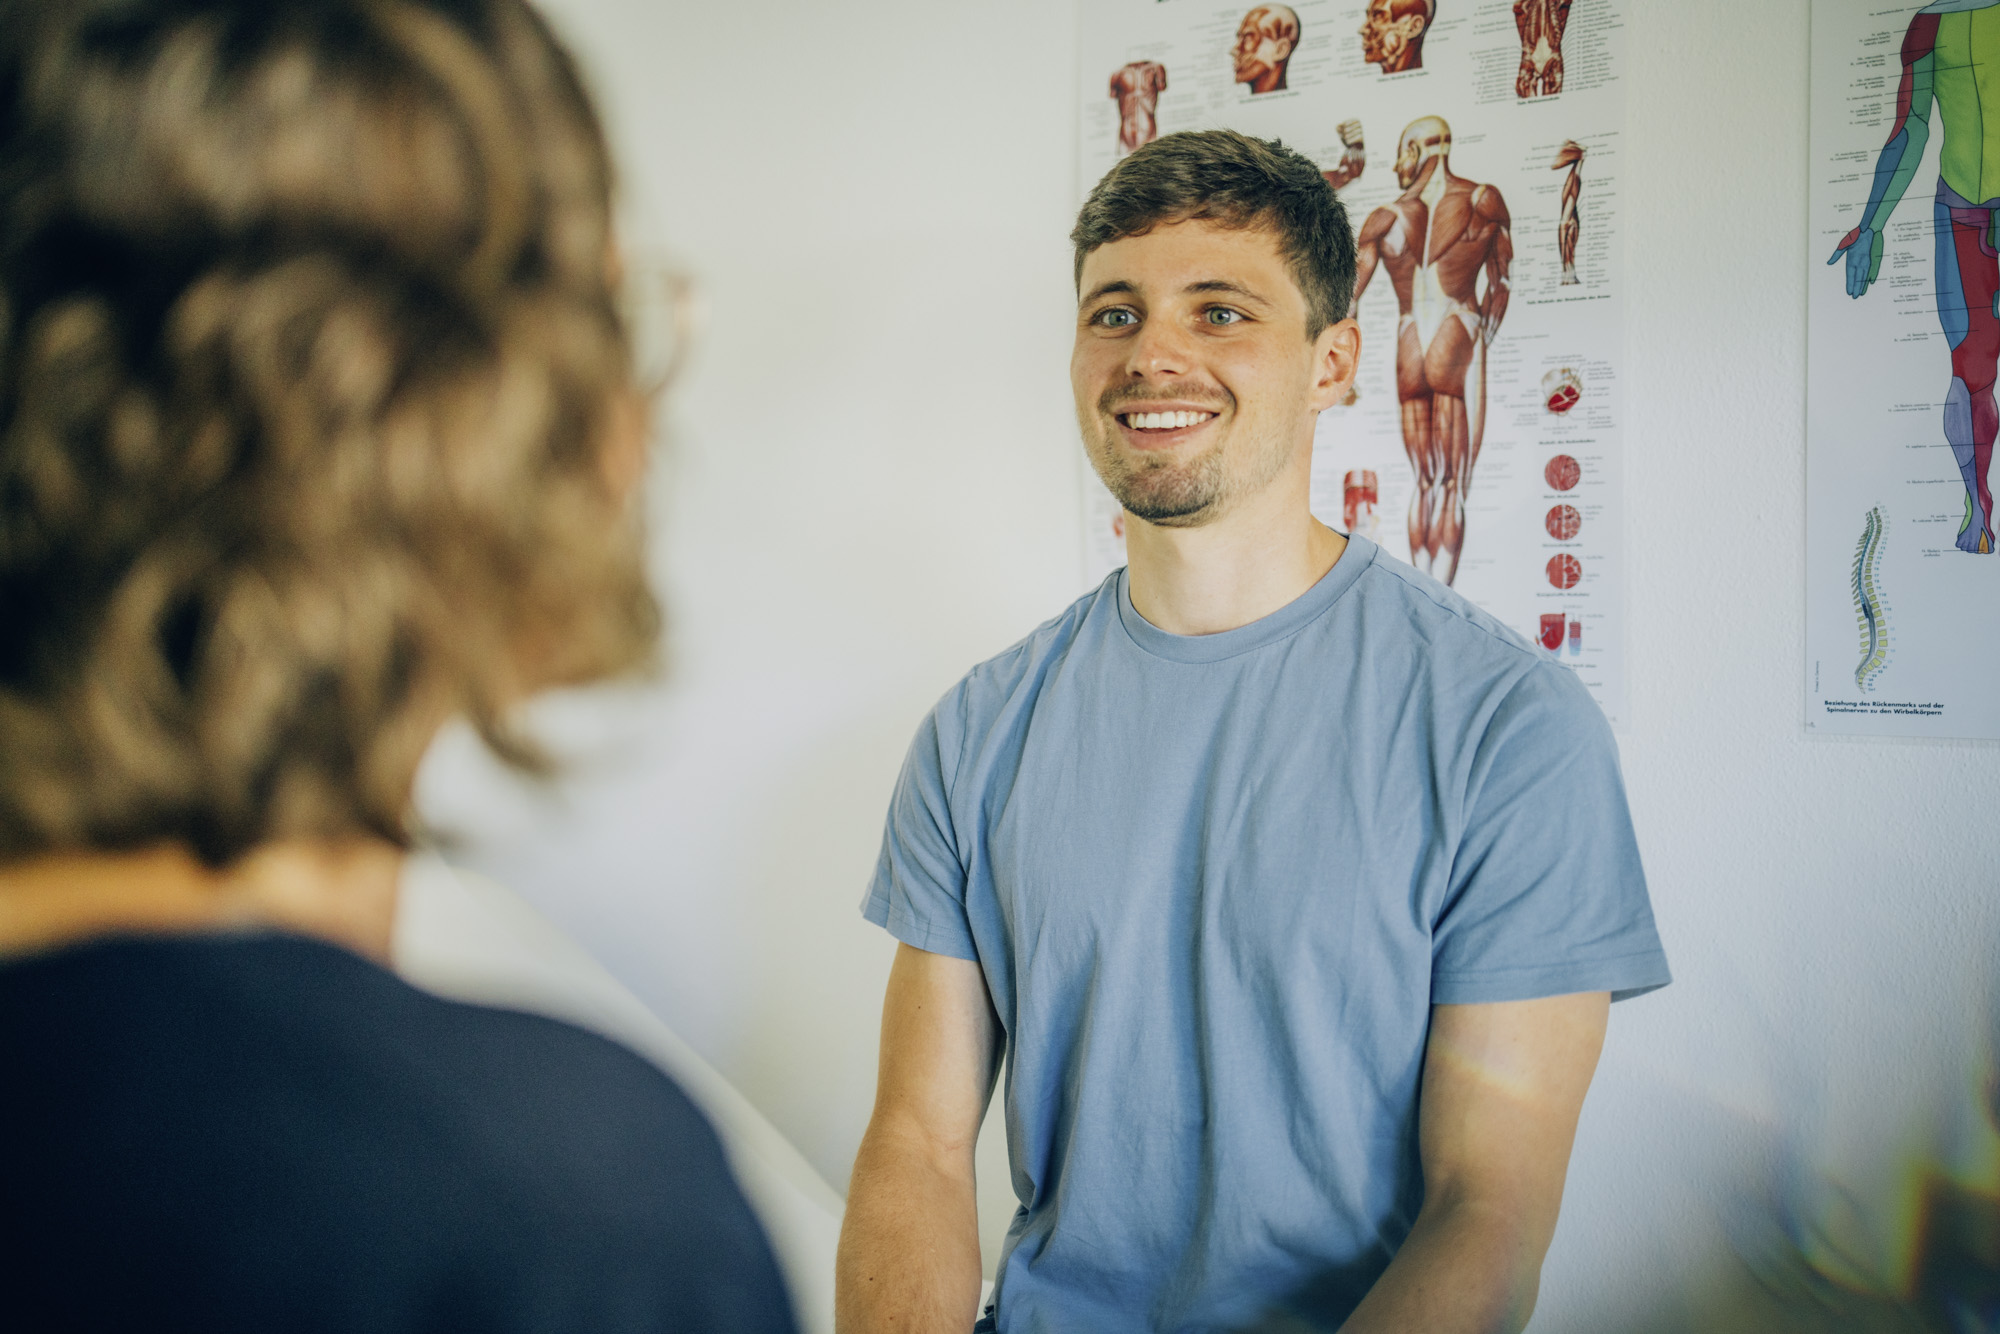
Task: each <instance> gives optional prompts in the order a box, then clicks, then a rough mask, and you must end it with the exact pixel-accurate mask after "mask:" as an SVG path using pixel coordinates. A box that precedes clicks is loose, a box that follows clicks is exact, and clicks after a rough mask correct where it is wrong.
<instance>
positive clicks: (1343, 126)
mask: <svg viewBox="0 0 2000 1334" xmlns="http://www.w3.org/2000/svg"><path fill="white" fill-rule="evenodd" d="M1367 165H1368V148H1367V146H1366V145H1365V144H1363V143H1362V142H1361V122H1360V121H1358V120H1344V121H1342V122H1340V161H1339V162H1338V163H1336V164H1335V165H1334V168H1333V170H1332V171H1326V172H1321V173H1320V174H1321V175H1322V176H1324V177H1326V183H1327V184H1328V185H1330V186H1332V187H1333V188H1334V189H1336V190H1338V189H1340V187H1342V186H1343V185H1347V184H1349V183H1350V182H1352V181H1354V180H1356V179H1358V178H1359V177H1360V175H1361V171H1362V169H1363V168H1364V167H1366V166H1367Z"/></svg>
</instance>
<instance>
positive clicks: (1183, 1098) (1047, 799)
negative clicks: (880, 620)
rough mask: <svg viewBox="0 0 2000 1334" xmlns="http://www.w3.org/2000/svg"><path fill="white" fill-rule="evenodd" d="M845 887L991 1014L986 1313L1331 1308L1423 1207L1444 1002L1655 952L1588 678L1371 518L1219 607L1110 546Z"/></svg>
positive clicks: (953, 694)
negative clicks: (1215, 622)
mask: <svg viewBox="0 0 2000 1334" xmlns="http://www.w3.org/2000/svg"><path fill="white" fill-rule="evenodd" d="M863 911H864V912H865V913H866V915H867V917H868V919H869V920H870V921H873V922H875V923H877V924H878V925H881V926H885V927H886V928H887V929H888V930H889V931H890V932H891V933H892V934H894V935H895V936H896V937H897V938H898V939H900V940H903V941H905V942H907V943H909V944H911V945H914V946H916V947H917V948H919V949H924V950H930V951H933V952H935V953H938V954H948V955H952V956H954V957H957V958H962V959H976V960H978V961H979V964H980V966H981V968H982V970H983V971H984V973H985V976H986V985H987V987H988V989H989V990H990V992H991V993H992V998H993V1005H994V1008H995V1010H996V1011H997V1012H998V1014H999V1016H1000V1022H1001V1023H1002V1024H1003V1025H1004V1026H1005V1029H1006V1051H1007V1061H1008V1064H1007V1075H1006V1083H1005V1089H1006V1118H1007V1144H1008V1149H1009V1152H1010V1155H1011V1159H1012V1163H1013V1178H1014V1190H1015V1193H1016V1194H1017V1195H1018V1196H1019V1197H1020V1200H1021V1208H1020V1211H1019V1212H1018V1213H1017V1214H1016V1215H1015V1218H1014V1223H1013V1226H1012V1227H1011V1228H1010V1229H1009V1231H1008V1236H1007V1248H1006V1251H1005V1253H1004V1256H1003V1258H1002V1261H1001V1265H1000V1272H999V1282H998V1288H997V1292H996V1300H997V1302H998V1305H999V1327H1000V1329H1001V1330H1002V1331H1003V1332H1004V1334H1042V1332H1043V1331H1057V1330H1060V1331H1091V1332H1092V1334H1119V1332H1121V1331H1128V1330H1129V1331H1153V1330H1161V1331H1168V1330H1171V1331H1184V1330H1209V1329H1221V1328H1228V1327H1231V1326H1237V1325H1241V1324H1243V1323H1245V1322H1247V1321H1249V1320H1251V1319H1253V1318H1258V1317H1261V1316H1263V1315H1265V1314H1268V1313H1270V1312H1273V1311H1276V1310H1284V1311H1290V1312H1293V1313H1294V1314H1296V1315H1298V1316H1301V1317H1303V1318H1305V1319H1306V1320H1307V1321H1309V1322H1311V1323H1313V1324H1324V1325H1325V1327H1326V1328H1329V1329H1331V1328H1333V1327H1334V1326H1335V1325H1337V1324H1338V1323H1339V1322H1340V1321H1341V1320H1342V1319H1343V1318H1344V1317H1345V1316H1346V1315H1347V1314H1348V1313H1349V1312H1350V1311H1351V1310H1352V1309H1353V1307H1354V1306H1355V1305H1356V1304H1357V1303H1358V1302H1359V1301H1360V1300H1361V1298H1362V1297H1363V1296H1364V1295H1365V1294H1366V1293H1367V1291H1368V1289H1369V1287H1370V1286H1371V1285H1372V1284H1373V1283H1374V1281H1375V1280H1376V1278H1378V1277H1379V1276H1380V1275H1381V1273H1382V1270H1383V1269H1384V1268H1385V1267H1387V1265H1388V1263H1389V1260H1390V1257H1391V1256H1392V1255H1393V1254H1394V1253H1395V1251H1396V1248H1397V1247H1398V1246H1399V1245H1400V1244H1401V1243H1402V1241H1403V1238H1404V1237H1405V1235H1407V1234H1408V1232H1409V1230H1410V1226H1411V1224H1412V1222H1414V1220H1415V1217H1416V1213H1417V1208H1418V1206H1419V1205H1420V1204H1421V1203H1422V1202H1423V1181H1422V1176H1421V1172H1420V1168H1419V1163H1418V1157H1417V1086H1418V1078H1419V1075H1420V1074H1421V1072H1422V1068H1423V1057H1424V1042H1425V1038H1426V1036H1427V1034H1428V1030H1429V1024H1430V1010H1431V1006H1432V1005H1434V1004H1464V1003H1471V1002H1482V1001H1506V1000H1524V999H1529V998H1533V997H1539V996H1552V995H1562V994H1566V993H1569V992H1577V991H1610V992H1612V993H1614V995H1616V996H1619V997H1623V996H1629V995H1634V994H1637V993H1638V992H1641V991H1648V990H1651V989H1652V988H1654V987H1658V986H1662V985H1664V984H1665V983H1666V982H1667V980H1668V974H1667V962H1666V956H1665V955H1664V954H1663V953H1662V951H1661V948H1660V941H1659V937H1658V936H1657V934H1656V933H1655V932H1654V929H1653V916H1652V910H1651V907H1650V906H1649V904H1648V901H1647V897H1646V885H1645V879H1644V877H1643V875H1642V873H1641V871H1640V868H1639V853H1638V848H1637V846H1636V845H1635V843H1634V840H1633V835H1632V824H1631V819H1630V816H1629V815H1628V813H1627V811H1626V806H1625V791H1624V785H1623V782H1622V781H1621V779H1620V777H1619V772H1618V756H1617V751H1616V749H1615V747H1614V745H1613V742H1612V738H1611V733H1610V730H1609V728H1608V727H1607V726H1606V725H1605V721H1604V717H1603V714H1602V713H1601V712H1600V711H1599V709H1598V707H1597V705H1596V704H1595V703H1594V702H1593V701H1592V700H1591V698H1590V696H1589V695H1588V693H1586V691H1585V690H1584V688H1583V686H1582V685H1581V684H1580V683H1579V682H1578V681H1577V679H1576V678H1575V677H1574V676H1573V675H1572V674H1571V673H1570V672H1569V671H1568V670H1566V669H1565V668H1563V667H1562V666H1561V665H1559V664H1557V663H1555V662H1553V661H1551V660H1549V659H1548V658H1547V657H1546V656H1545V655H1544V654H1542V653H1540V652H1538V651H1537V650H1536V649H1534V648H1533V647H1531V646H1530V645H1529V644H1528V643H1527V642H1526V641H1525V640H1523V639H1521V638H1520V637H1519V636H1517V635H1515V634H1514V633H1512V632H1511V631H1509V630H1507V629H1506V628H1505V627H1503V626H1502V625H1500V623H1499V622H1497V621H1495V620H1494V619H1493V618H1492V617H1490V616H1488V615H1487V614H1486V613H1484V612H1482V611H1480V610H1479V609H1477V608H1476V607H1474V606H1472V605H1471V604H1470V603H1468V602H1467V601H1465V599H1463V598H1461V597H1459V596H1458V595H1456V594H1455V593H1453V592H1451V591H1450V590H1449V589H1447V588H1445V587H1444V586H1443V585H1441V584H1438V583H1436V582H1434V581H1433V580H1431V579H1429V578H1427V577H1425V576H1423V575H1420V574H1418V573H1417V572H1416V571H1415V570H1412V569H1411V568H1409V567H1408V566H1406V565H1403V564H1400V563H1398V562H1396V561H1393V560H1391V559H1389V558H1388V557H1387V556H1385V555H1383V554H1382V553H1381V552H1380V550H1379V549H1378V548H1377V547H1376V546H1375V545H1374V544H1373V543H1372V542H1369V541H1368V540H1367V539H1365V538H1360V537H1354V538H1350V539H1349V540H1348V546H1347V550H1346V551H1345V552H1344V553H1343V554H1342V556H1341V558H1340V560H1339V561H1338V562H1336V563H1335V565H1334V567H1333V569H1332V570H1331V571H1330V572H1329V573H1328V574H1327V575H1326V577H1324V578H1323V579H1321V580H1320V581H1319V582H1318V583H1317V584H1316V585H1314V586H1313V587H1312V588H1311V589H1309V590H1308V591H1307V592H1306V593H1305V594H1303V595H1302V596H1301V597H1299V598H1298V599H1297V600H1295V601H1294V602H1292V603H1291V604H1290V605H1288V606H1285V607H1283V608H1281V609H1280V610H1278V611H1277V612H1274V613H1273V614H1271V615H1270V616H1267V617H1265V618H1264V619H1262V620H1260V621H1256V622H1253V623H1252V624H1249V625H1246V626H1243V627H1241V628H1239V629H1235V630H1230V631H1227V632H1225V633H1223V634H1217V635H1204V636H1182V635H1173V634H1168V633H1166V632H1165V631H1163V630H1160V629H1158V628H1157V627H1155V626H1153V625H1151V624H1150V623H1148V622H1147V621H1146V620H1144V619H1143V618H1142V617H1140V616H1139V614H1138V613H1137V612H1136V611H1135V610H1133V607H1132V602H1131V598H1130V596H1129V595H1128V593H1127V590H1126V580H1125V572H1124V571H1123V570H1120V571H1118V572H1117V573H1115V574H1113V575H1112V576H1111V577H1110V578H1109V579H1107V580H1105V582H1104V584H1103V585H1102V586H1101V587H1099V588H1098V589H1097V590H1096V591H1095V592H1093V593H1090V594H1088V595H1087V596H1085V597H1084V598H1082V599H1081V600H1079V601H1078V602H1077V603H1076V604H1075V605H1073V606H1072V607H1070V609H1069V610H1068V611H1066V612H1064V613H1063V614H1062V615H1061V616H1059V617H1057V618H1056V619H1055V620H1052V621H1050V622H1049V623H1048V624H1046V625H1044V626H1042V627H1041V628H1040V629H1038V630H1036V631H1035V632H1034V633H1033V634H1032V635H1030V636H1029V637H1028V638H1027V639H1025V640H1023V641H1021V642H1020V643H1019V644H1017V645H1015V646H1014V647H1013V648H1011V649H1009V650H1008V651H1007V652H1005V653H1002V654H1001V655H1000V656H998V657H996V658H993V659H991V660H990V661H987V662H984V663H981V664H980V665H979V666H978V667H975V668H974V669H973V670H972V671H971V672H970V673H969V674H968V675H967V676H966V677H965V679H964V680H963V681H961V682H959V684H958V685H956V686H955V687H953V688H952V690H951V691H950V693H949V694H947V695H946V696H945V697H944V699H943V700H942V701H940V702H939V704H938V705H937V707H936V708H935V709H934V710H933V711H932V712H931V714H930V716H929V717H928V718H926V719H925V720H924V723H923V725H922V727H921V728H920V729H919V730H918V732H917V738H916V741H915V744H914V745H913V746H912V747H911V749H910V755H909V759H908V760H907V762H906V763H905V766H904V769H903V773H902V777H901V778H900V780H899V781H898V783H897V785H896V792H895V796H894V799H893V801H892V804H891V806H890V811H889V821H888V831H887V833H886V835H885V837H884V839H883V846H882V856H881V860H880V863H879V864H878V866H877V869H876V872H875V878H874V881H873V883H872V885H871V886H870V888H869V891H868V897H867V900H866V902H865V904H864V907H863Z"/></svg>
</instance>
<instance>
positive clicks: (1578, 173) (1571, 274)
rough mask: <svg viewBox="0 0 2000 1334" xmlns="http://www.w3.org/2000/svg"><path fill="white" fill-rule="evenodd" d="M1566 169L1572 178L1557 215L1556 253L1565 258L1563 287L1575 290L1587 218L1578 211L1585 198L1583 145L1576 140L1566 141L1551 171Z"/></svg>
mask: <svg viewBox="0 0 2000 1334" xmlns="http://www.w3.org/2000/svg"><path fill="white" fill-rule="evenodd" d="M1564 167H1568V168H1569V175H1568V176H1567V177H1565V178H1564V180H1563V194H1562V211H1561V212H1560V213H1559V214H1557V216H1556V253H1557V254H1558V255H1560V256H1562V264H1563V276H1562V285H1563V286H1564V287H1571V286H1574V285H1575V284H1576V282H1577V276H1576V243H1577V240H1578V238H1580V237H1581V236H1582V235H1583V215H1582V214H1581V213H1579V212H1578V211H1577V204H1578V202H1579V201H1580V200H1582V198H1583V174H1582V172H1583V145H1582V144H1580V143H1578V142H1577V141H1576V140H1574V139H1570V140H1567V141H1565V142H1564V144H1563V146H1562V149H1561V151H1560V152H1558V153H1557V154H1556V160H1555V161H1554V162H1553V163H1551V164H1550V165H1549V170H1550V171H1561V170H1562V169H1563V168H1564Z"/></svg>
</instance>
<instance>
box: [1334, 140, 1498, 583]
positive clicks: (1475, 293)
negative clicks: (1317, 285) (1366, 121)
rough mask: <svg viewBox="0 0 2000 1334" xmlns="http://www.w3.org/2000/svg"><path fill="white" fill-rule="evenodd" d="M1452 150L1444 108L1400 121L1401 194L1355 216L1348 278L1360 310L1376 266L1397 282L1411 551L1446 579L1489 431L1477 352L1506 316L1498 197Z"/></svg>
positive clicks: (1482, 363)
mask: <svg viewBox="0 0 2000 1334" xmlns="http://www.w3.org/2000/svg"><path fill="white" fill-rule="evenodd" d="M1450 160H1451V127H1450V126H1449V125H1447V124H1445V122H1444V120H1443V119H1442V118H1441V117H1438V116H1424V117H1421V118H1419V119H1417V120H1414V121H1412V122H1410V124H1409V125H1408V126H1406V127H1405V128H1404V130H1403V134H1402V138H1401V139H1400V140H1399V141H1398V143H1397V152H1396V180H1397V182H1398V184H1400V185H1401V186H1402V187H1403V193H1402V194H1400V195H1398V196H1397V197H1396V198H1395V199H1394V200H1392V201H1390V202H1389V203H1387V204H1384V205H1383V206H1382V207H1380V208H1378V209H1376V210H1375V211H1374V212H1373V213H1370V214H1369V215H1368V219H1367V221H1366V222H1364V223H1362V225H1361V234H1360V236H1359V237H1358V238H1357V241H1358V249H1359V255H1358V261H1359V263H1358V273H1357V274H1356V281H1355V288H1354V301H1355V305H1356V307H1357V308H1358V307H1359V305H1360V302H1361V295H1362V293H1363V292H1365V291H1367V289H1368V283H1369V280H1370V279H1371V278H1373V277H1374V276H1375V269H1376V267H1377V266H1378V265H1379V266H1380V267H1381V268H1383V269H1384V270H1386V271H1387V272H1388V275H1389V283H1390V285H1391V286H1392V287H1394V288H1395V289H1396V304H1397V310H1398V318H1397V324H1396V397H1397V399H1398V402H1399V406H1400V408H1401V411H1402V429H1403V448H1404V450H1405V451H1406V452H1407V453H1408V454H1409V456H1410V468H1411V470H1412V471H1413V472H1414V473H1415V474H1416V487H1415V488H1414V489H1413V490H1412V491H1411V493H1410V514H1409V537H1410V560H1411V563H1412V564H1415V565H1416V566H1418V567H1419V568H1420V569H1425V570H1426V571H1427V572H1428V573H1431V574H1435V575H1436V576H1437V577H1438V578H1440V579H1442V580H1444V581H1445V582H1446V583H1450V582H1451V581H1452V580H1453V579H1454V578H1455V577H1456V576H1457V574H1458V558H1459V554H1460V552H1461V551H1463V549H1464V547H1465V497H1466V493H1467V491H1468V490H1469V489H1470V487H1471V485H1472V469H1473V465H1474V464H1475V463H1477V462H1478V461H1479V442H1480V439H1481V437H1482V436H1483V435H1484V434H1485V431H1486V350H1487V348H1488V346H1489V345H1491V343H1492V342H1493V336H1494V335H1495V334H1496V333H1498V332H1499V330H1500V321H1501V320H1502V319H1503V318H1504V317H1505V316H1506V314H1507V298H1508V281H1509V275H1510V273H1511V271H1512V268H1513V262H1514V241H1513V233H1512V225H1513V222H1512V219H1511V218H1510V217H1509V216H1508V213H1507V204H1506V201H1504V200H1503V199H1502V198H1501V197H1500V192H1499V191H1498V190H1496V189H1494V188H1493V187H1492V186H1491V185H1482V184H1479V183H1478V182H1476V181H1469V180H1467V179H1465V178H1464V177H1463V176H1457V175H1454V174H1453V173H1452V171H1451V168H1450ZM1482 279H1483V281H1482Z"/></svg>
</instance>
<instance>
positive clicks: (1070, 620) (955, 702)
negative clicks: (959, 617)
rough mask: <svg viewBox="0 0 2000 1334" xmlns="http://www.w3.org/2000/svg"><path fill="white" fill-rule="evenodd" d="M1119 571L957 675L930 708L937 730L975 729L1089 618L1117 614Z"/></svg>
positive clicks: (1060, 652) (1065, 650)
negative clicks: (932, 707)
mask: <svg viewBox="0 0 2000 1334" xmlns="http://www.w3.org/2000/svg"><path fill="white" fill-rule="evenodd" d="M1123 574H1124V571H1123V570H1122V568H1121V569H1119V570H1113V571H1112V572H1111V573H1110V574H1109V575H1107V576H1105V578H1104V581H1103V582H1102V583H1100V584H1098V585H1097V586H1096V587H1095V588H1093V589H1091V590H1090V591H1089V592H1087V593H1085V594H1084V595H1083V596H1082V597H1079V598H1078V599H1077V600H1076V601H1074V602H1072V603H1070V604H1069V606H1067V607H1065V608H1063V610H1062V611H1061V612H1059V613H1058V614H1056V615H1054V616H1051V617H1050V618H1049V619H1048V620H1046V621H1043V622H1042V623H1041V624H1040V625H1038V626H1036V627H1035V628H1034V629H1033V630H1031V631H1029V632H1028V633H1027V634H1026V635H1024V636H1022V637H1021V638H1020V639H1018V640H1016V641H1015V642H1014V643H1012V644H1010V645H1008V646H1007V647H1006V648H1004V649H1002V650H1001V651H1000V652H998V653H996V654H994V655H993V656H992V657H990V658H987V659H986V660H984V661H983V662H980V663H978V664H976V665H975V666H974V667H973V668H972V669H971V670H970V671H968V672H967V673H966V674H965V675H964V676H961V677H960V678H959V679H958V681H957V682H956V683H955V684H954V685H953V686H952V687H951V689H949V690H947V691H946V692H945V693H944V698H942V699H940V700H939V701H938V703H937V707H936V708H935V709H934V710H933V716H934V717H935V718H936V719H937V722H938V725H939V728H940V730H941V731H942V730H944V729H946V728H951V729H954V730H957V729H966V728H971V729H976V728H977V727H978V725H979V723H980V722H981V721H982V720H990V719H991V718H992V717H994V716H995V715H996V714H998V713H1000V712H1001V711H1003V710H1004V709H1005V708H1006V706H1007V704H1008V702H1009V701H1010V700H1013V699H1015V698H1017V697H1019V696H1020V694H1021V693H1022V692H1023V691H1032V690H1033V689H1035V688H1036V687H1037V686H1038V685H1039V683H1040V682H1041V681H1042V680H1044V679H1045V678H1046V677H1047V676H1048V673H1049V671H1050V670H1051V669H1052V668H1053V667H1055V666H1056V665H1057V664H1059V663H1061V662H1062V661H1063V660H1064V659H1065V658H1067V657H1068V656H1069V655H1070V654H1071V653H1072V652H1075V651H1076V650H1077V648H1078V646H1079V643H1080V641H1081V640H1082V639H1083V637H1084V633H1085V626H1086V625H1087V624H1088V623H1089V622H1091V621H1092V619H1093V617H1097V618H1099V619H1101V618H1103V617H1106V616H1111V617H1115V616H1116V615H1117V601H1118V598H1119V596H1120V593H1119V590H1120V588H1121V587H1122V586H1123V584H1122V578H1123Z"/></svg>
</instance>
